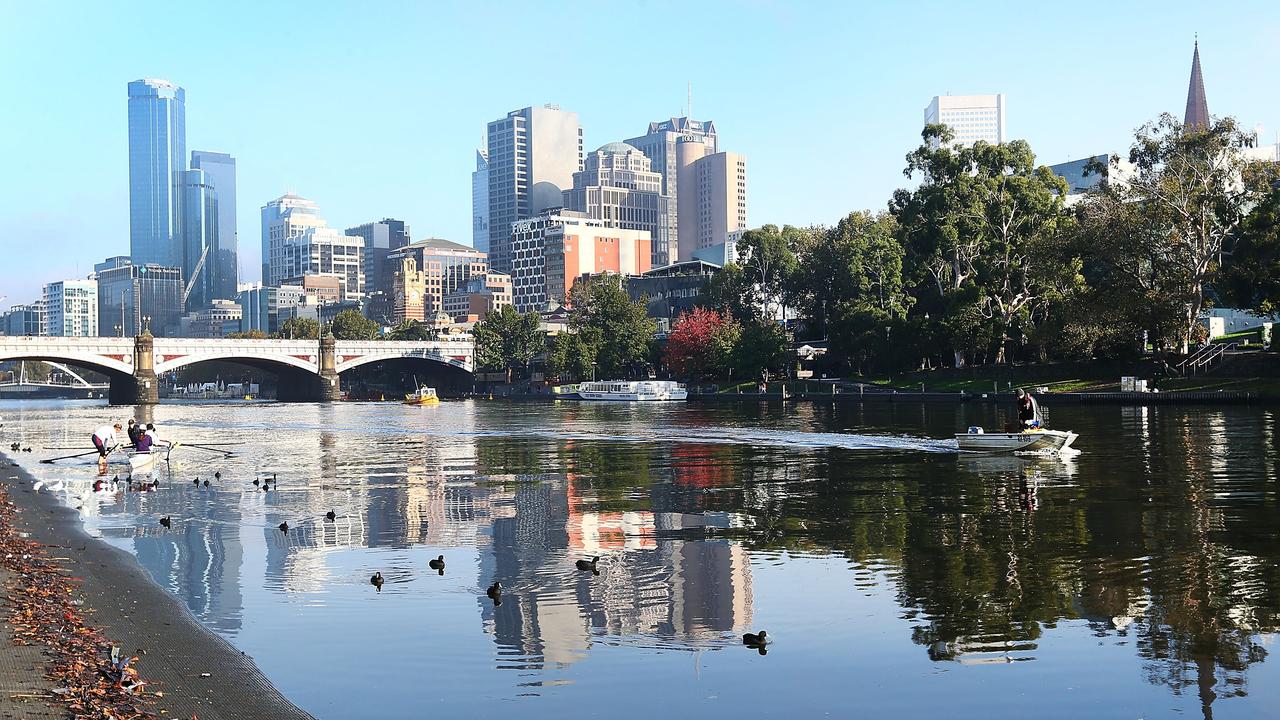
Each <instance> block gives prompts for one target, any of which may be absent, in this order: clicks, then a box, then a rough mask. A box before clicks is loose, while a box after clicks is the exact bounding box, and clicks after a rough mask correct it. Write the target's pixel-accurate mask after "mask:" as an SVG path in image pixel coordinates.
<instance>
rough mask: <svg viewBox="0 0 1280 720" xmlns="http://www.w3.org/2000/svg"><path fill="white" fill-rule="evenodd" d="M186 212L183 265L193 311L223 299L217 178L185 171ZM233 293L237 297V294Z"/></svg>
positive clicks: (188, 300)
mask: <svg viewBox="0 0 1280 720" xmlns="http://www.w3.org/2000/svg"><path fill="white" fill-rule="evenodd" d="M182 215H183V217H182V235H181V237H182V265H181V267H182V278H183V281H184V282H186V284H187V285H188V286H190V287H191V293H190V295H188V296H187V302H186V309H187V311H188V312H189V311H191V310H202V309H204V308H206V307H208V306H209V303H210V302H212V301H213V300H214V299H218V298H220V296H219V294H218V290H219V286H220V283H219V279H218V250H219V248H218V196H217V193H216V191H215V190H214V187H213V181H212V180H211V179H210V178H209V175H208V173H206V172H205V171H204V170H186V171H183V173H182ZM233 282H234V279H233ZM231 296H232V298H234V297H235V293H234V292H233V293H231ZM221 299H223V300H226V299H229V298H221Z"/></svg>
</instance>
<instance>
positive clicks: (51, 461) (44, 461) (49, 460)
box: [40, 445, 122, 464]
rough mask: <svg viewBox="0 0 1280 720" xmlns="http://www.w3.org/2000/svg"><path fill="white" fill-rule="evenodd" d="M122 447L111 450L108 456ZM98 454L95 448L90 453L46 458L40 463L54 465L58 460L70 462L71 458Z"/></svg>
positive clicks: (118, 446) (117, 446)
mask: <svg viewBox="0 0 1280 720" xmlns="http://www.w3.org/2000/svg"><path fill="white" fill-rule="evenodd" d="M121 447H122V446H120V445H116V446H115V447H113V448H111V450H110V451H109V452H107V454H108V455H110V454H111V453H114V452H115V451H117V450H119V449H120V448H121ZM96 452H98V450H97V448H94V449H93V450H90V451H89V452H82V453H77V454H75V455H63V456H62V457H56V458H46V459H44V460H41V461H40V462H42V463H45V464H52V463H54V462H56V461H58V460H70V459H71V458H78V457H84V456H85V455H93V454H94V453H96Z"/></svg>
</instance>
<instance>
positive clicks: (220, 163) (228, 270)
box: [191, 150, 240, 300]
mask: <svg viewBox="0 0 1280 720" xmlns="http://www.w3.org/2000/svg"><path fill="white" fill-rule="evenodd" d="M191 167H192V168H193V169H196V170H203V171H204V173H205V179H206V182H208V183H210V184H212V185H213V189H214V191H215V193H216V195H217V198H218V236H217V245H216V247H217V251H216V254H215V255H213V256H211V257H210V258H209V260H208V262H209V264H211V265H212V266H213V269H214V272H213V278H214V282H213V287H212V292H213V296H214V297H216V298H219V299H223V300H226V299H230V298H234V297H235V296H236V292H237V287H238V285H239V280H240V259H239V253H240V236H239V233H238V232H237V231H236V159H235V158H233V157H231V156H230V155H228V154H227V153H220V152H210V151H208V150H192V151H191Z"/></svg>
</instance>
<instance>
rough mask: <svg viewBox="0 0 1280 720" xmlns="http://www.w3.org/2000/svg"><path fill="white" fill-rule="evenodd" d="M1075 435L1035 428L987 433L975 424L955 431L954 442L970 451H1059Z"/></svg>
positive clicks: (962, 448)
mask: <svg viewBox="0 0 1280 720" xmlns="http://www.w3.org/2000/svg"><path fill="white" fill-rule="evenodd" d="M1077 437H1079V436H1078V435H1077V434H1076V433H1073V432H1069V431H1065V430H1044V429H1040V428H1035V429H1030V430H1024V431H1022V432H1012V433H1006V432H999V433H989V432H985V431H983V429H982V428H980V427H976V426H975V427H971V428H969V431H968V432H963V433H956V444H957V445H959V446H960V449H961V450H967V451H970V452H987V453H1018V452H1028V453H1060V452H1062V451H1063V450H1066V449H1068V448H1070V447H1071V443H1073V442H1075V440H1076V438H1077Z"/></svg>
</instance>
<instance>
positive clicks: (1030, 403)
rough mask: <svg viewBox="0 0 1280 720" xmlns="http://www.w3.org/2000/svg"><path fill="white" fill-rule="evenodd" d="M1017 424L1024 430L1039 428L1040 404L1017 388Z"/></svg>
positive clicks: (1027, 393) (1029, 394) (1024, 391)
mask: <svg viewBox="0 0 1280 720" xmlns="http://www.w3.org/2000/svg"><path fill="white" fill-rule="evenodd" d="M1018 424H1019V425H1020V426H1021V427H1022V428H1023V429H1024V430H1025V429H1027V428H1034V427H1040V403H1038V402H1036V399H1035V398H1034V397H1032V396H1031V393H1029V392H1027V391H1026V390H1023V389H1022V388H1018Z"/></svg>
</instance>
